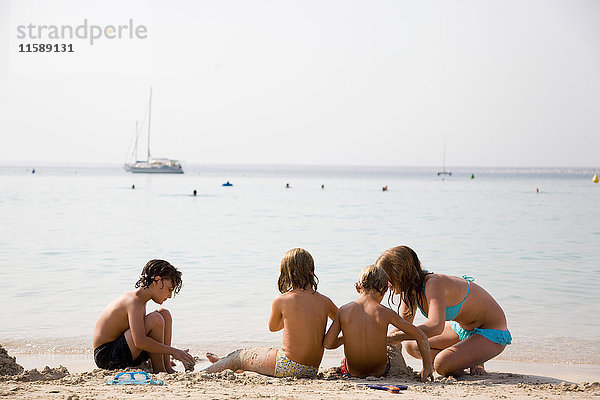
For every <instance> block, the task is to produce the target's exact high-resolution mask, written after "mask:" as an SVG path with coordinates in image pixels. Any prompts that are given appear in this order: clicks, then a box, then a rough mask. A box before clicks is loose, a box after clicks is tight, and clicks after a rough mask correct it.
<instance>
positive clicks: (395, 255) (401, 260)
mask: <svg viewBox="0 0 600 400" xmlns="http://www.w3.org/2000/svg"><path fill="white" fill-rule="evenodd" d="M375 264H376V265H377V266H379V267H381V268H383V270H384V271H385V273H386V274H387V275H388V277H389V278H390V282H391V283H392V286H393V290H391V291H390V295H389V298H388V303H390V302H391V304H395V303H394V297H393V296H394V295H395V294H398V295H400V303H398V313H400V305H401V304H402V302H404V303H405V304H406V306H407V307H408V313H409V314H408V316H409V317H412V316H413V315H414V313H415V309H416V308H417V305H419V306H421V307H422V306H423V300H424V291H423V289H424V288H423V283H424V282H425V276H427V275H428V274H431V272H426V271H423V269H422V268H421V261H419V257H417V253H415V252H414V251H413V249H411V248H410V247H408V246H397V247H392V248H391V249H388V250H386V251H384V252H383V254H382V255H381V256H379V258H378V259H377V262H376V263H375Z"/></svg>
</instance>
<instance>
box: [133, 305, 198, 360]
mask: <svg viewBox="0 0 600 400" xmlns="http://www.w3.org/2000/svg"><path fill="white" fill-rule="evenodd" d="M145 316H146V308H145V307H144V305H143V304H142V303H140V302H137V301H132V302H129V303H128V304H127V319H128V320H129V329H130V330H131V337H132V338H133V344H134V346H135V347H137V348H138V349H142V350H146V351H147V352H148V353H160V354H169V355H172V356H173V357H175V358H176V359H177V360H179V361H182V362H187V363H192V364H194V363H195V362H196V361H195V360H194V357H193V356H192V355H191V354H190V353H188V352H187V351H183V350H179V349H176V348H175V347H171V346H166V345H164V344H162V343H160V342H157V341H156V340H154V339H152V338H151V337H148V336H147V335H146V325H145V324H144V317H145Z"/></svg>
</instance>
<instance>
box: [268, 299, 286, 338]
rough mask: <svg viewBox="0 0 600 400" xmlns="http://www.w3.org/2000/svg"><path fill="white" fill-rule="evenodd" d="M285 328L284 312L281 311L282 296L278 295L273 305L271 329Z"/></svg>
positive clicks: (270, 319) (274, 330) (272, 330)
mask: <svg viewBox="0 0 600 400" xmlns="http://www.w3.org/2000/svg"><path fill="white" fill-rule="evenodd" d="M282 329H283V314H282V312H281V297H276V298H275V300H273V304H272V305H271V315H270V316H269V330H270V331H271V332H277V331H280V330H282Z"/></svg>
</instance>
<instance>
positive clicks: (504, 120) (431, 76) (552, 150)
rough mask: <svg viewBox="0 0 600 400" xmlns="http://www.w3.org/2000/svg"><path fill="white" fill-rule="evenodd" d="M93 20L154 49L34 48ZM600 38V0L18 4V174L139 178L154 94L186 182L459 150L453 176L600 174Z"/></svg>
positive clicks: (0, 22) (13, 63) (55, 0)
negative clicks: (244, 168) (77, 169)
mask: <svg viewBox="0 0 600 400" xmlns="http://www.w3.org/2000/svg"><path fill="white" fill-rule="evenodd" d="M84 20H87V21H88V24H89V25H92V24H96V25H98V26H100V27H106V26H108V25H119V24H126V23H128V22H129V20H132V21H133V22H134V24H136V25H143V26H144V27H145V28H146V29H147V35H146V37H145V38H143V39H142V38H133V39H132V38H129V37H127V38H125V37H124V38H121V39H113V40H109V39H107V38H100V39H98V40H97V41H96V43H94V44H90V43H89V38H86V39H80V38H63V39H56V38H53V39H51V38H49V37H44V38H43V39H38V38H30V37H27V38H19V37H18V30H17V27H18V26H19V25H28V24H33V25H36V26H37V25H46V26H49V25H57V26H58V25H65V24H67V25H71V26H73V27H76V26H79V25H82V24H83V21H84ZM598 21H600V1H596V0H591V1H583V0H572V1H555V0H543V1H542V0H540V1H536V0H526V1H513V0H508V1H507V0H501V1H496V0H492V1H475V0H473V1H447V0H440V1H419V2H415V1H404V0H394V1H386V0H381V1H366V0H364V1H354V0H340V1H337V0H336V1H332V0H319V1H314V0H301V1H287V0H268V1H267V0H174V1H169V2H165V1H154V0H146V1H142V0H133V1H115V0H106V1H102V2H100V1H90V0H0V165H9V164H12V163H23V162H24V163H28V162H31V163H42V162H49V163H58V164H60V163H65V164H67V163H78V162H81V163H107V164H122V163H124V162H125V161H126V159H127V156H128V150H129V149H130V148H131V144H132V141H133V138H134V131H135V124H136V121H140V124H142V123H143V122H142V121H143V120H144V114H145V112H146V109H147V106H148V97H149V91H150V87H152V90H153V101H152V123H151V149H152V155H153V156H156V157H169V158H174V159H178V160H182V161H183V162H184V165H185V163H194V164H198V163H236V164H317V165H386V166H387V165H390V166H395V165H397V166H438V165H441V164H442V162H443V157H444V144H445V147H446V164H447V165H448V166H449V167H451V166H490V167H494V166H511V167H515V166H523V167H593V168H595V167H598V166H599V164H600V162H599V161H600V160H599V159H600V157H599V154H600V23H598ZM32 43H53V44H56V43H59V44H63V43H64V44H71V45H72V46H73V47H74V52H73V53H70V54H69V53H44V54H42V53H35V54H34V53H19V52H18V50H19V45H25V44H32ZM145 126H146V125H145V124H144V130H145ZM144 140H145V139H142V141H144ZM144 152H145V148H144V149H142V150H140V154H143V153H144Z"/></svg>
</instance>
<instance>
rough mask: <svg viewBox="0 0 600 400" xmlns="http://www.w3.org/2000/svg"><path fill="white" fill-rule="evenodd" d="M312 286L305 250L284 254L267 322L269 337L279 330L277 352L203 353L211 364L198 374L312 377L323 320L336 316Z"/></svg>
mask: <svg viewBox="0 0 600 400" xmlns="http://www.w3.org/2000/svg"><path fill="white" fill-rule="evenodd" d="M317 282H318V279H317V277H316V275H315V265H314V261H313V258H312V256H311V255H310V254H309V252H308V251H306V250H304V249H299V248H297V249H292V250H289V251H288V252H286V253H285V254H284V256H283V258H282V259H281V267H280V275H279V282H278V288H279V291H280V292H281V293H282V294H281V295H280V296H277V297H276V298H275V300H273V304H272V308H271V316H270V317H269V329H270V330H271V332H276V331H279V330H281V329H283V345H282V347H281V348H280V349H276V348H269V347H255V348H248V349H239V350H236V351H234V352H233V353H230V354H229V355H227V356H226V357H223V358H219V357H218V356H216V355H214V354H212V353H207V354H206V356H207V357H208V359H209V360H210V361H211V362H212V363H213V364H212V365H211V366H209V367H208V368H206V369H204V371H205V372H208V373H215V372H220V371H223V370H225V369H230V370H232V371H253V372H258V373H259V374H263V375H269V376H276V377H296V378H314V377H316V376H317V372H318V369H319V365H320V364H321V359H322V358H323V352H324V350H325V349H324V348H323V337H324V336H325V330H326V328H327V320H328V318H331V319H333V316H334V315H335V313H336V312H337V307H336V306H335V304H333V302H332V301H331V300H329V298H327V297H326V296H323V295H322V294H320V293H318V292H317Z"/></svg>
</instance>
